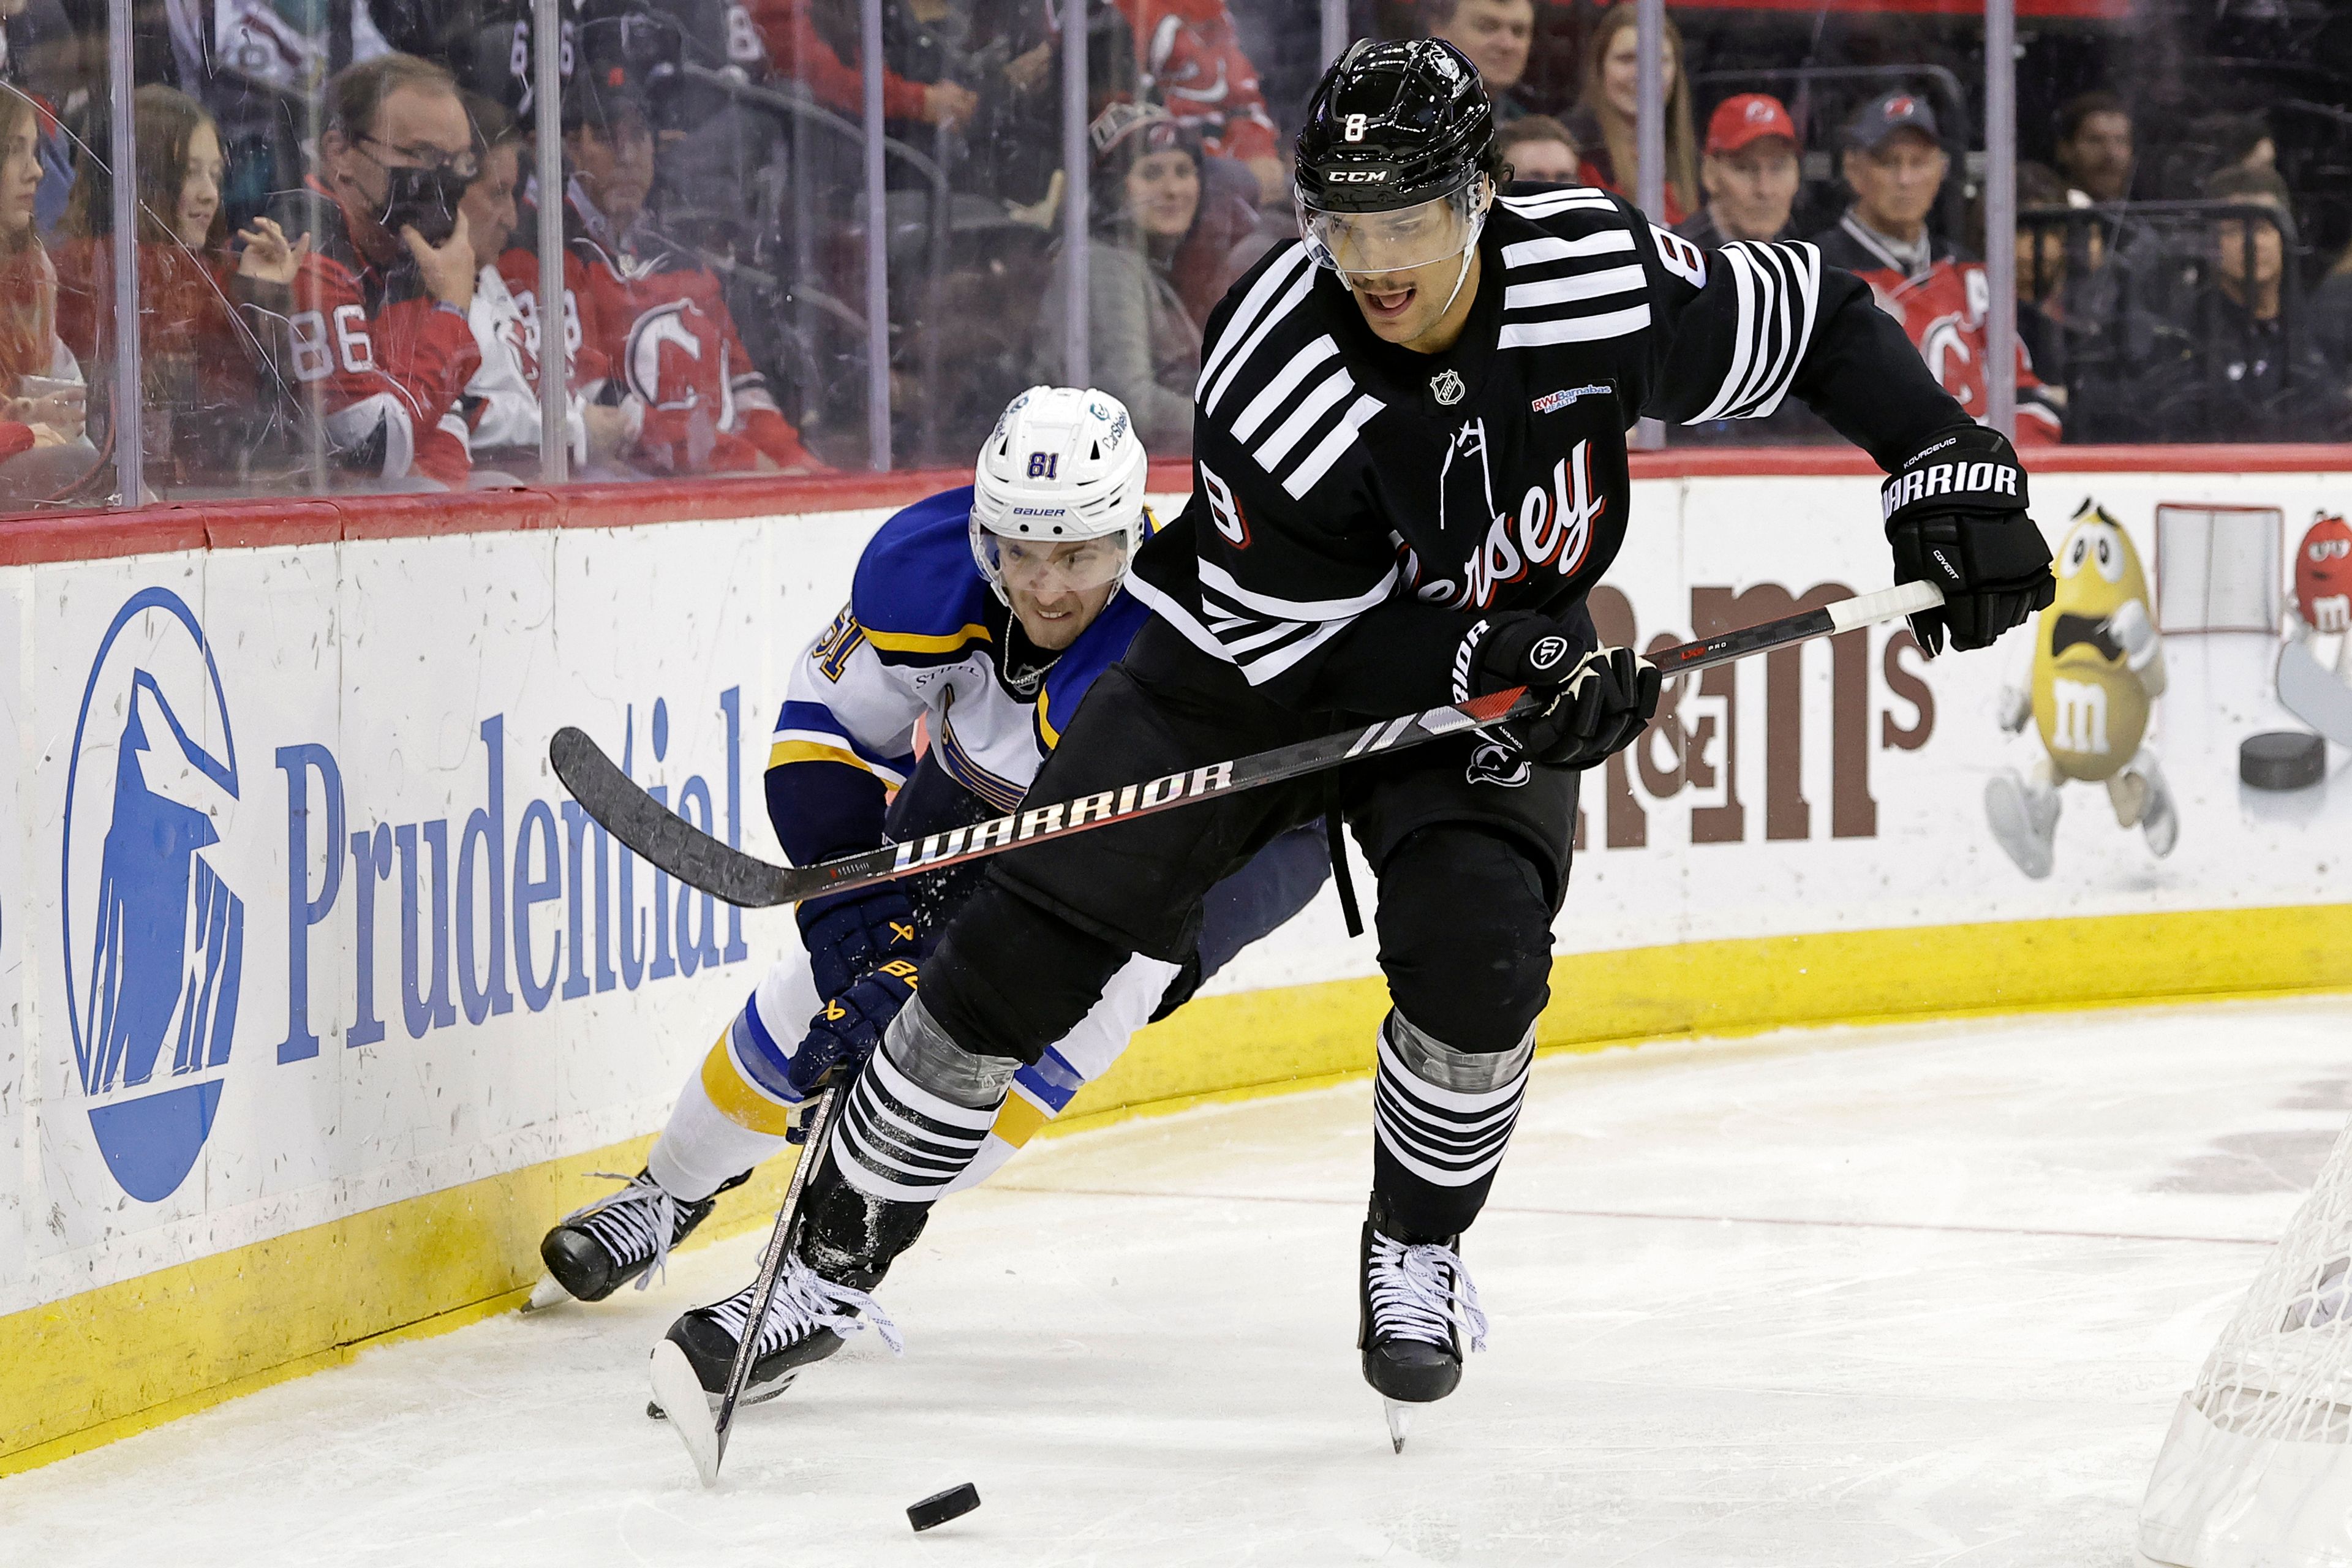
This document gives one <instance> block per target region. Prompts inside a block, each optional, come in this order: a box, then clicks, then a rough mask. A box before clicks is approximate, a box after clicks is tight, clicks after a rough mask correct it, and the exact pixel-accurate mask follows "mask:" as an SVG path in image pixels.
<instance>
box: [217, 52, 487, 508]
mask: <svg viewBox="0 0 2352 1568" xmlns="http://www.w3.org/2000/svg"><path fill="white" fill-rule="evenodd" d="M326 100H327V103H326V107H327V125H326V129H325V130H324V131H323V132H321V133H320V138H319V149H318V157H317V160H316V163H315V165H314V167H313V169H312V171H311V173H310V177H309V179H308V180H307V182H306V187H307V192H308V195H310V196H316V197H320V198H323V200H321V201H320V202H318V203H317V204H316V205H317V206H318V208H319V210H320V219H321V223H320V227H321V230H322V232H320V233H319V234H316V235H312V234H310V233H308V232H307V229H308V224H307V222H306V221H305V213H306V210H307V209H309V208H310V206H311V205H312V203H311V202H310V201H309V200H306V199H305V194H304V193H302V192H291V193H289V194H288V196H287V198H286V199H285V200H284V201H283V202H281V203H280V204H279V208H278V213H277V215H276V220H275V224H276V229H278V230H282V232H283V233H284V234H289V235H295V234H299V235H301V236H302V241H301V243H300V245H299V246H298V247H295V248H294V249H293V250H292V251H291V252H290V253H289V254H287V255H286V256H285V257H284V258H283V260H284V262H285V263H286V265H284V266H283V267H282V268H279V269H278V274H277V275H274V276H265V277H264V278H262V279H253V278H251V277H250V276H249V275H248V278H247V279H246V280H245V281H244V282H243V283H242V285H241V290H240V291H241V295H242V299H243V302H244V303H246V304H247V305H248V306H250V307H252V308H253V309H254V310H255V311H257V313H258V314H259V316H260V317H261V318H262V321H261V323H260V325H261V326H262V327H264V328H268V329H271V330H265V331H261V337H262V340H263V342H266V343H268V344H269V345H270V351H271V353H272V354H273V355H274V356H275V357H276V358H277V359H278V362H279V363H278V370H279V372H280V374H282V375H283V377H284V379H285V382H286V383H287V384H289V385H307V384H312V383H318V384H321V386H322V392H323V405H324V412H325V419H326V435H327V440H328V443H329V445H330V447H331V450H332V451H333V453H334V455H335V458H336V461H337V462H338V464H339V465H341V467H342V468H346V469H348V470H351V471H353V472H355V473H357V474H360V475H362V476H364V477H365V479H369V480H373V481H376V482H379V483H383V484H387V485H391V486H394V487H398V486H402V485H407V486H410V487H413V488H420V489H432V488H447V489H464V488H465V485H466V482H467V479H468V477H469V476H470V475H471V473H472V471H473V464H472V461H471V459H470V458H468V457H467V451H466V435H465V422H464V418H463V416H462V415H460V414H458V413H457V404H458V397H459V395H461V394H462V393H463V392H464V391H465V388H466V383H467V380H468V379H469V378H471V377H472V375H473V374H474V371H475V368H476V367H477V366H478V364H479V363H481V351H480V349H479V348H478V346H477V345H476V344H475V342H474V333H473V329H472V328H471V326H470V325H468V323H467V315H466V312H467V310H468V309H469V308H470V307H471V306H472V304H473V302H474V247H473V245H472V243H471V242H470V240H469V239H468V238H467V232H466V223H465V219H464V218H463V216H460V214H459V213H458V211H457V203H458V200H459V198H460V197H461V196H462V195H464V193H465V189H466V186H467V184H468V183H470V182H471V181H472V179H473V178H474V175H475V174H476V172H477V169H476V163H475V157H474V133H473V128H472V126H471V125H470V124H469V123H468V122H467V119H466V110H465V106H464V105H463V104H461V103H460V102H459V101H458V99H457V83H456V81H455V80H454V79H452V78H451V77H450V75H449V73H448V72H447V71H446V70H444V69H443V68H441V67H439V66H437V65H435V64H433V63H432V62H431V61H429V60H421V59H418V58H415V56H414V55H398V54H394V55H379V56H377V57H376V58H373V59H372V60H368V61H366V62H364V63H363V64H360V65H355V66H352V67H351V68H348V69H346V70H343V71H341V72H340V73H338V74H337V75H336V77H335V78H334V79H333V80H331V81H330V82H329V83H328V84H327V92H326ZM276 238H277V235H276V234H275V233H273V234H272V236H271V239H272V247H273V249H274V247H275V240H276Z"/></svg>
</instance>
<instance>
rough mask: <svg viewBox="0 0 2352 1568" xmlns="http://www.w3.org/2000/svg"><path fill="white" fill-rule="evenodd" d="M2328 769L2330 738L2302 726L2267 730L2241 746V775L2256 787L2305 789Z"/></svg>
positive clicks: (2242, 778)
mask: <svg viewBox="0 0 2352 1568" xmlns="http://www.w3.org/2000/svg"><path fill="white" fill-rule="evenodd" d="M2326 772H2327V742H2325V741H2323V740H2321V739H2320V738H2319V737H2318V736H2316V735H2307V734H2305V733H2304V732H2303V731H2300V730H2265V731H2263V732H2262V733H2261V734H2259V735H2249V736H2247V737H2246V738H2245V740H2244V741H2243V742H2240V744H2239V746H2238V777H2239V779H2240V780H2241V781H2242V782H2243V783H2245V784H2251V785H2252V786H2253V787H2254V788H2255V789H2303V788H2305V787H2306V786H2308V785H2311V784H2317V783H2318V782H2319V780H2320V777H2321V775H2323V774H2324V773H2326Z"/></svg>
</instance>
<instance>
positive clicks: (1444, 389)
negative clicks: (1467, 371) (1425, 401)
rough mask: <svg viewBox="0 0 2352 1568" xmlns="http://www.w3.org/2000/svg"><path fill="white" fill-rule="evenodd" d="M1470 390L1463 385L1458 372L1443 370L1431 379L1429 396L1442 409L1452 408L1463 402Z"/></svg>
mask: <svg viewBox="0 0 2352 1568" xmlns="http://www.w3.org/2000/svg"><path fill="white" fill-rule="evenodd" d="M1468 391H1469V388H1468V387H1466V386H1465V385H1463V384H1462V375H1461V373H1460V372H1458V371H1451V370H1442V371H1439V372H1438V373H1437V374H1435V375H1433V376H1431V377H1430V378H1429V395H1430V396H1432V397H1434V398H1435V399H1437V403H1438V406H1439V407H1441V408H1451V407H1453V406H1454V405H1455V404H1457V403H1459V402H1461V401H1462V398H1463V395H1464V394H1465V393H1467V392H1468Z"/></svg>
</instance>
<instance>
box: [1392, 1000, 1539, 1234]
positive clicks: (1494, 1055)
mask: <svg viewBox="0 0 2352 1568" xmlns="http://www.w3.org/2000/svg"><path fill="white" fill-rule="evenodd" d="M1534 1059H1535V1028H1534V1026H1532V1025H1530V1026H1528V1032H1527V1034H1526V1036H1525V1037H1523V1038H1522V1039H1521V1040H1520V1041H1519V1043H1518V1044H1517V1046H1515V1047H1512V1048H1511V1049H1510V1050H1507V1051H1502V1052H1484V1053H1481V1052H1472V1051H1457V1050H1455V1049H1454V1048H1453V1047H1450V1046H1446V1045H1444V1044H1442V1043H1441V1042H1439V1041H1438V1040H1436V1039H1435V1038H1433V1037H1431V1036H1430V1035H1428V1034H1426V1033H1425V1032H1423V1030H1422V1029H1420V1028H1418V1027H1416V1026H1414V1025H1413V1023H1412V1020H1410V1019H1408V1018H1407V1017H1405V1016H1404V1015H1403V1014H1402V1013H1399V1012H1396V1011H1394V1010H1393V1009H1392V1010H1391V1012H1390V1013H1389V1016H1388V1017H1387V1019H1386V1020H1385V1021H1384V1022H1383V1023H1382V1024H1381V1041H1380V1065H1379V1068H1378V1070H1377V1071H1376V1072H1375V1073H1374V1075H1373V1079H1372V1124H1373V1131H1374V1135H1375V1142H1374V1145H1373V1150H1372V1186H1373V1190H1374V1191H1375V1192H1377V1193H1378V1194H1381V1196H1382V1197H1383V1198H1384V1199H1385V1200H1386V1208H1387V1212H1388V1214H1389V1215H1390V1217H1391V1220H1392V1221H1393V1223H1395V1225H1396V1226H1398V1229H1399V1232H1400V1235H1399V1237H1397V1239H1400V1240H1410V1241H1442V1240H1448V1239H1450V1238H1452V1237H1458V1236H1460V1235H1461V1234H1462V1233H1463V1232H1464V1231H1465V1230H1467V1229H1468V1228H1469V1227H1470V1222H1471V1221H1472V1220H1474V1219H1475V1218H1477V1217H1478V1211H1479V1210H1480V1209H1481V1208H1483V1207H1485V1206H1486V1190H1487V1188H1489V1187H1490V1186H1492V1185H1493V1184H1494V1180H1495V1171H1496V1167H1498V1166H1499V1165H1501V1164H1502V1163H1503V1151H1504V1150H1505V1148H1506V1147H1507V1146H1508V1144H1509V1143H1510V1141H1511V1128H1512V1126H1513V1124H1514V1123H1516V1122H1517V1121H1518V1117H1519V1100H1520V1099H1521V1098H1522V1097H1523V1096H1524V1095H1525V1094H1526V1092H1527V1087H1528V1064H1529V1063H1530V1062H1532V1061H1533V1060H1534Z"/></svg>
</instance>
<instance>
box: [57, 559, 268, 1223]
mask: <svg viewBox="0 0 2352 1568" xmlns="http://www.w3.org/2000/svg"><path fill="white" fill-rule="evenodd" d="M236 797H237V774H236V742H235V740H234V739H233V738H232V736H231V733H230V730H229V718H228V706H227V702H226V699H225V698H224V696H223V694H222V691H221V684H220V671H219V669H218V668H216V667H215V664H214V662H213V655H212V649H211V647H209V646H208V645H207V644H206V643H205V634H204V628H203V627H202V626H199V625H198V624H197V622H196V617H195V616H194V613H193V612H191V611H190V610H189V608H188V606H187V605H186V604H185V603H184V601H183V600H182V599H181V598H180V596H179V595H176V594H173V592H171V591H170V590H169V589H166V588H149V589H146V590H143V591H142V592H141V593H138V594H135V595H132V596H131V599H130V600H129V602H127V603H126V604H124V605H123V606H122V608H121V611H120V612H119V613H118V614H117V615H116V616H115V617H114V624H113V625H112V626H109V627H108V628H107V632H106V637H105V639H104V640H103V641H102V642H100V644H99V648H98V655H97V657H96V658H94V659H93V660H92V661H91V664H90V671H89V685H88V686H87V687H86V688H84V689H83V691H82V699H81V713H80V716H79V718H78V719H77V720H76V721H75V723H74V749H73V756H72V760H71V762H70V763H68V771H67V774H66V810H65V843H64V853H63V857H62V858H63V862H64V884H65V885H64V888H63V889H62V893H61V897H60V900H59V907H60V908H61V909H62V910H63V911H64V914H63V919H64V922H65V930H64V931H63V933H62V935H63V938H64V952H65V970H66V1012H67V1017H68V1022H69V1024H70V1026H71V1027H72V1031H73V1044H74V1066H75V1068H76V1071H77V1073H78V1075H79V1079H80V1085H81V1090H82V1093H83V1095H84V1097H85V1098H86V1100H87V1101H88V1106H89V1124H90V1130H91V1131H92V1133H93V1134H95V1136H96V1138H97V1140H98V1146H99V1149H100V1152H101V1153H103V1154H104V1155H105V1157H106V1165H107V1169H108V1170H109V1171H110V1172H112V1173H113V1175H114V1179H115V1180H116V1181H117V1182H119V1183H121V1186H122V1190H123V1191H124V1192H126V1193H129V1194H131V1196H132V1197H134V1198H138V1199H140V1200H142V1201H143V1202H147V1203H159V1202H161V1201H162V1200H163V1199H164V1198H167V1197H169V1196H171V1195H172V1194H173V1193H174V1192H176V1191H177V1190H178V1189H179V1186H180V1184H181V1183H182V1182H184V1181H185V1180H186V1179H187V1174H188V1172H189V1170H190V1169H191V1168H192V1167H194V1164H195V1163H196V1156H197V1155H198V1154H199V1153H201V1152H203V1150H204V1146H205V1137H206V1136H207V1135H208V1134H209V1133H210V1132H211V1131H212V1127H213V1117H214V1113H215V1111H216V1110H218V1109H219V1106H220V1096H221V1082H222V1079H223V1076H224V1075H225V1073H226V1070H227V1067H228V1053H229V1040H230V1037H231V1036H232V1035H233V1034H234V1033H235V1031H236V1001H237V983H238V979H239V977H240V974H241V972H242V970H243V967H244V963H243V959H244V947H245V904H244V901H243V900H241V899H239V898H238V897H237V895H236V892H235V891H234V890H233V889H231V888H230V887H229V885H228V884H227V882H226V881H224V880H223V879H222V878H221V874H220V872H219V869H218V868H216V867H215V864H214V860H213V857H214V856H215V854H216V853H217V846H218V845H219V843H220V833H219V830H218V828H217V826H215V822H216V820H217V819H218V818H219V817H220V816H221V814H222V813H223V812H225V811H226V809H227V807H228V806H229V805H230V804H231V803H233V802H234V801H235V800H236Z"/></svg>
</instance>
